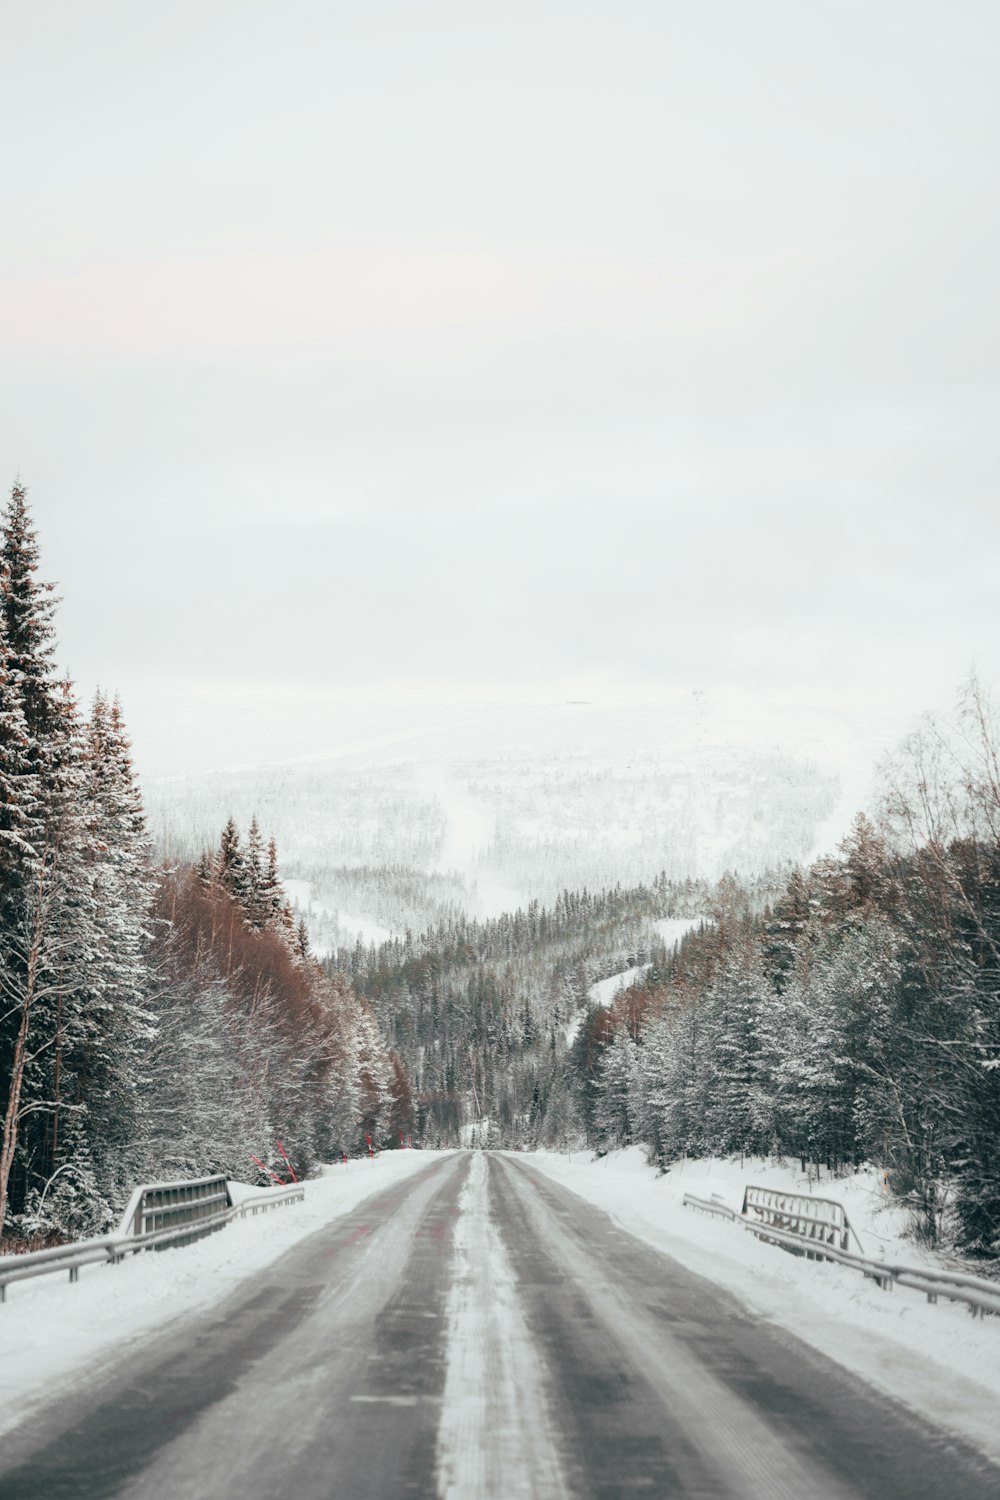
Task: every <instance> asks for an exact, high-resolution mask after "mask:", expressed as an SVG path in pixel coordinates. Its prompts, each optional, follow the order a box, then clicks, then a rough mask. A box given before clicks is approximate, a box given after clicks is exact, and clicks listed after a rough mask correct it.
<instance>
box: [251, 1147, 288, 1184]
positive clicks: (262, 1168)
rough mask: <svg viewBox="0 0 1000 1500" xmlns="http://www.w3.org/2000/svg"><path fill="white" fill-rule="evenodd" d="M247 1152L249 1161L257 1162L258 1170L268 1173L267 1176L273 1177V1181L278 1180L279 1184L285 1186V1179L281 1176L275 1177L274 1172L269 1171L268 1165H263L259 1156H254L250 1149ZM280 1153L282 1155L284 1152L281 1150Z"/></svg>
mask: <svg viewBox="0 0 1000 1500" xmlns="http://www.w3.org/2000/svg"><path fill="white" fill-rule="evenodd" d="M247 1154H248V1156H249V1157H250V1160H251V1161H255V1162H256V1163H257V1165H258V1167H260V1170H261V1171H262V1172H266V1173H267V1175H268V1177H274V1180H275V1182H280V1184H281V1186H282V1187H284V1186H285V1179H284V1178H283V1177H276V1176H275V1174H274V1173H273V1172H272V1171H271V1168H270V1167H265V1165H264V1163H263V1162H262V1161H261V1159H260V1157H259V1156H254V1154H253V1152H252V1151H250V1152H248V1153H247ZM281 1154H282V1156H284V1154H285V1153H284V1152H282V1153H281Z"/></svg>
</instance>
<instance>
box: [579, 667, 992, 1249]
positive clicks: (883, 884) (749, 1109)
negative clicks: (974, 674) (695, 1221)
mask: <svg viewBox="0 0 1000 1500" xmlns="http://www.w3.org/2000/svg"><path fill="white" fill-rule="evenodd" d="M998 744H1000V740H998V735H997V730H996V724H995V722H994V719H993V715H992V712H991V709H990V705H989V702H988V701H987V698H986V695H985V694H984V692H983V691H982V689H981V688H980V687H979V686H978V685H977V684H976V683H975V682H973V683H972V684H971V685H970V687H969V689H968V690H967V692H966V695H965V699H964V703H963V706H962V709H961V711H960V712H959V714H958V715H957V717H956V719H955V720H954V721H953V722H952V723H941V722H937V723H935V722H934V721H931V720H929V721H928V722H927V724H926V725H925V726H924V728H923V729H922V730H921V731H920V732H919V733H917V734H916V735H914V736H913V737H912V738H911V739H910V741H908V742H907V744H906V745H905V746H904V747H903V750H902V752H901V753H900V754H899V755H898V756H897V757H896V759H895V762H894V764H893V765H892V766H890V767H889V768H888V769H887V784H886V792H885V796H884V800H883V805H882V810H881V816H880V817H879V819H878V821H877V822H874V821H871V820H869V819H868V818H866V817H864V816H859V817H858V819H857V821H856V822H855V825H854V827H853V830H852V832H851V834H850V836H849V837H848V838H847V839H846V840H845V841H844V843H843V844H842V845H841V848H840V851H839V857H835V858H827V859H822V860H820V861H819V862H818V863H816V864H814V865H813V866H812V867H811V868H810V869H808V870H807V871H804V872H803V871H797V872H795V873H794V874H793V875H792V876H791V878H790V880H789V881H788V883H787V885H786V888H785V890H784V891H783V892H782V894H781V896H780V899H779V900H778V901H777V902H775V903H774V905H773V908H772V907H766V908H765V909H764V910H762V911H761V910H755V909H754V908H753V906H752V905H750V904H748V903H747V902H746V901H745V900H744V899H742V897H741V895H740V893H739V892H738V890H737V889H736V888H735V887H734V886H732V885H728V886H727V883H726V882H723V884H722V886H721V887H720V890H719V894H718V899H717V902H716V907H715V911H714V916H715V920H714V922H713V923H712V924H710V925H709V926H707V927H706V928H704V929H703V930H702V931H700V932H699V933H697V934H692V935H691V936H690V937H689V938H688V939H687V940H686V941H684V942H683V943H682V944H681V945H680V948H679V951H678V952H677V953H676V954H675V955H673V956H672V957H671V959H670V961H669V962H668V963H667V965H666V967H665V969H664V970H663V971H662V972H661V973H659V974H657V975H655V976H653V978H652V981H651V982H650V981H647V982H645V983H643V984H641V985H638V986H635V987H633V988H632V989H631V990H629V991H628V992H626V993H624V994H622V995H620V996H619V997H617V999H616V1001H615V1003H614V1005H613V1006H612V1007H611V1008H610V1009H608V1010H602V1011H598V1010H596V1009H595V1010H593V1011H592V1012H591V1013H590V1015H589V1016H588V1020H587V1024H586V1025H585V1026H584V1028H583V1029H582V1031H581V1034H580V1037H579V1038H578V1041H577V1044H576V1046H575V1047H574V1049H573V1053H572V1055H571V1057H570V1059H569V1062H568V1068H569V1071H570V1075H571V1077H572V1079H573V1084H574V1102H575V1104H576V1106H577V1109H578V1112H579V1119H580V1122H581V1124H582V1126H583V1128H584V1129H585V1130H586V1132H587V1133H588V1134H589V1136H590V1138H591V1140H593V1141H594V1142H595V1143H596V1144H598V1145H602V1146H616V1145H624V1144H628V1143H633V1142H644V1143H645V1144H646V1145H647V1146H648V1148H649V1150H650V1152H651V1154H652V1155H653V1156H655V1158H656V1159H657V1160H658V1161H659V1162H660V1163H661V1164H663V1165H664V1166H666V1165H669V1163H670V1162H673V1161H676V1160H678V1159H679V1158H682V1157H684V1156H685V1155H691V1156H703V1155H711V1154H723V1155H725V1154H732V1153H736V1152H747V1153H754V1154H758V1153H759V1154H763V1153H776V1154H778V1155H782V1156H787V1157H793V1158H794V1157H798V1158H800V1159H801V1161H802V1163H803V1165H805V1164H807V1163H824V1164H826V1165H827V1166H829V1167H831V1168H834V1169H835V1168H837V1167H838V1166H840V1165H842V1164H855V1165H856V1164H859V1163H861V1162H863V1161H869V1162H872V1163H875V1164H876V1165H877V1166H879V1167H880V1168H882V1169H883V1170H884V1171H885V1172H886V1173H887V1174H888V1180H889V1183H890V1185H891V1187H892V1189H893V1190H894V1191H895V1192H896V1193H897V1194H898V1195H899V1196H901V1197H902V1198H903V1199H904V1200H905V1201H907V1202H908V1203H909V1204H910V1205H911V1207H912V1208H913V1210H914V1212H915V1214H916V1217H917V1220H918V1223H919V1225H920V1227H921V1228H922V1230H923V1232H924V1233H925V1234H926V1236H927V1237H928V1238H929V1239H931V1240H932V1241H939V1240H941V1239H944V1240H945V1241H947V1242H948V1243H950V1244H952V1245H953V1246H954V1247H955V1248H957V1249H959V1250H960V1251H962V1252H964V1253H966V1254H970V1255H973V1256H975V1257H978V1258H981V1259H983V1260H985V1261H992V1262H997V1261H1000V760H998Z"/></svg>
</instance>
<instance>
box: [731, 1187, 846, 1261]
mask: <svg viewBox="0 0 1000 1500" xmlns="http://www.w3.org/2000/svg"><path fill="white" fill-rule="evenodd" d="M741 1212H742V1214H743V1217H744V1218H745V1219H746V1218H749V1216H750V1215H751V1214H753V1215H754V1216H755V1218H756V1219H757V1220H758V1221H759V1222H760V1224H761V1225H762V1226H763V1225H767V1226H768V1228H769V1229H770V1228H772V1227H773V1228H775V1229H784V1230H790V1231H791V1232H792V1233H793V1234H797V1235H799V1237H800V1238H801V1239H803V1240H809V1241H811V1242H815V1241H816V1240H819V1241H820V1243H821V1244H824V1245H834V1244H839V1247H840V1249H841V1250H846V1249H847V1247H848V1244H849V1243H850V1237H851V1235H852V1234H853V1235H854V1241H855V1244H856V1245H857V1247H858V1249H859V1250H860V1251H861V1253H862V1254H864V1246H863V1245H862V1243H861V1241H860V1240H859V1239H858V1236H857V1234H856V1232H855V1230H854V1229H853V1228H852V1227H851V1221H850V1219H849V1218H848V1217H847V1213H846V1211H845V1209H844V1206H843V1204H842V1203H837V1202H835V1200H834V1199H833V1198H814V1197H812V1195H811V1194H805V1193H786V1192H782V1191H780V1190H779V1189H776V1188H764V1187H748V1188H747V1189H746V1191H745V1192H744V1194H743V1208H742V1210H741ZM759 1234H760V1238H761V1239H767V1233H766V1232H765V1231H764V1230H763V1228H762V1229H761V1230H760V1231H759ZM805 1253H806V1254H807V1255H809V1254H811V1253H812V1252H811V1248H809V1249H806V1252H805Z"/></svg>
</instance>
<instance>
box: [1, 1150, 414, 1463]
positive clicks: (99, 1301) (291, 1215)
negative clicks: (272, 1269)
mask: <svg viewBox="0 0 1000 1500" xmlns="http://www.w3.org/2000/svg"><path fill="white" fill-rule="evenodd" d="M437 1155H438V1153H430V1152H426V1151H389V1152H384V1153H383V1154H382V1155H380V1156H376V1157H374V1158H373V1159H368V1158H361V1159H358V1160H354V1161H351V1162H349V1163H347V1164H346V1165H344V1164H338V1165H337V1166H330V1167H325V1168H324V1169H323V1175H322V1176H321V1177H318V1178H313V1179H311V1180H310V1181H308V1182H306V1183H304V1184H303V1186H304V1188H305V1194H306V1197H305V1202H304V1203H295V1204H291V1205H288V1206H284V1207H281V1208H274V1209H270V1210H268V1211H267V1212H266V1213H258V1214H256V1215H248V1216H247V1217H246V1218H245V1219H236V1220H234V1221H233V1222H232V1223H230V1224H227V1225H226V1227H225V1228H224V1229H221V1230H219V1231H218V1232H217V1233H215V1234H212V1235H209V1236H208V1237H207V1238H205V1239H203V1240H197V1241H196V1242H195V1243H194V1244H193V1245H186V1246H183V1247H181V1248H178V1249H176V1250H163V1251H160V1252H158V1253H156V1254H148V1255H134V1256H130V1257H129V1258H128V1259H126V1260H124V1261H123V1262H122V1263H121V1264H120V1265H117V1266H108V1265H97V1266H84V1267H83V1268H82V1269H81V1271H80V1280H79V1283H78V1284H76V1285H72V1284H71V1283H70V1281H69V1277H68V1275H67V1274H66V1273H56V1274H53V1275H51V1276H43V1277H39V1278H38V1280H31V1281H21V1282H15V1283H14V1284H13V1285H11V1286H9V1287H8V1288H7V1301H6V1303H5V1304H4V1305H3V1306H2V1307H0V1347H2V1349H3V1359H2V1360H0V1436H2V1434H3V1433H4V1432H6V1431H9V1430H10V1429H11V1428H12V1427H14V1426H16V1425H17V1424H18V1423H20V1422H23V1421H24V1420H25V1419H26V1418H27V1417H29V1416H30V1415H31V1413H32V1412H33V1410H34V1409H35V1408H36V1407H37V1406H39V1405H41V1404H42V1403H43V1402H44V1401H46V1400H48V1399H50V1398H51V1397H52V1396H53V1395H55V1394H57V1393H58V1390H59V1388H60V1386H62V1385H69V1384H72V1385H76V1384H77V1383H78V1382H79V1380H80V1379H81V1369H82V1368H83V1367H86V1366H89V1365H95V1366H97V1367H98V1368H99V1367H100V1366H101V1365H104V1364H107V1363H110V1362H111V1361H113V1360H117V1359H119V1358H120V1357H121V1355H122V1354H123V1353H124V1352H125V1351H126V1350H127V1349H128V1347H129V1346H131V1345H133V1344H135V1343H137V1342H138V1341H139V1340H140V1339H144V1338H145V1337H146V1336H147V1335H148V1333H149V1332H150V1330H153V1329H156V1328H158V1327H160V1326H161V1325H163V1324H165V1323H169V1322H172V1321H174V1320H176V1319H177V1318H178V1317H179V1316H182V1315H187V1314H189V1313H190V1312H192V1311H197V1310H198V1309H199V1308H205V1307H209V1306H211V1305H212V1304H213V1303H216V1302H219V1301H220V1300H221V1299H222V1298H223V1297H225V1296H227V1295H228V1294H229V1293H230V1292H231V1291H233V1290H234V1288H236V1287H237V1286H238V1285H239V1284H240V1283H241V1282H242V1281H244V1280H245V1279H246V1278H247V1277H248V1276H252V1275H253V1274H254V1273H255V1272H257V1271H260V1270H261V1269H262V1268H263V1267H265V1266H268V1265H270V1264H271V1263H272V1262H273V1261H275V1260H277V1259H278V1257H279V1256H280V1255H282V1254H283V1253H284V1251H286V1250H287V1249H289V1248H290V1246H292V1245H294V1244H295V1243H296V1242H297V1241H298V1240H301V1239H304V1238H305V1237H306V1235H309V1234H312V1233H313V1232H314V1231H315V1230H317V1229H319V1228H321V1227H322V1226H323V1225H324V1224H328V1223H330V1222H331V1221H332V1220H334V1219H337V1218H340V1217H341V1216H342V1215H343V1214H346V1213H349V1212H350V1210H351V1209H353V1208H355V1207H356V1206H357V1205H358V1204H359V1203H360V1202H361V1201H362V1200H363V1199H365V1198H367V1197H369V1196H370V1195H371V1194H372V1193H374V1192H377V1191H379V1190H380V1189H382V1188H387V1187H389V1186H390V1185H391V1184H392V1183H394V1182H398V1181H400V1180H402V1179H403V1178H406V1177H410V1176H412V1175H413V1174H414V1173H416V1172H418V1171H420V1169H421V1168H422V1167H426V1166H428V1165H429V1163H430V1161H431V1160H433V1159H434V1158H435V1157H436V1156H437ZM230 1188H231V1192H232V1196H233V1200H234V1202H239V1201H240V1200H241V1199H242V1198H245V1197H247V1196H253V1195H255V1194H258V1193H260V1192H261V1189H260V1187H259V1186H258V1187H251V1186H249V1185H247V1184H242V1183H232V1184H231V1185H230Z"/></svg>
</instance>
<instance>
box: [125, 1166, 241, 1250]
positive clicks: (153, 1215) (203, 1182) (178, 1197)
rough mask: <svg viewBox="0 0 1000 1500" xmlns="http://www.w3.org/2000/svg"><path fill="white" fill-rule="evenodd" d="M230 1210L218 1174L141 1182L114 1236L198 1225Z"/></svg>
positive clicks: (223, 1185)
mask: <svg viewBox="0 0 1000 1500" xmlns="http://www.w3.org/2000/svg"><path fill="white" fill-rule="evenodd" d="M232 1206H233V1200H232V1198H231V1196H230V1193H229V1187H228V1185H227V1182H226V1179H225V1177H223V1176H222V1175H221V1174H216V1175H215V1176H214V1177H196V1178H189V1179H187V1180H182V1181H180V1182H144V1183H142V1185H141V1186H140V1187H137V1188H136V1189H135V1191H134V1192H133V1194H132V1196H131V1198H130V1199H129V1203H128V1207H127V1208H126V1210H125V1212H124V1214H123V1215H122V1221H121V1224H120V1225H119V1228H118V1233H119V1234H120V1235H125V1234H130V1235H137V1234H153V1233H155V1232H156V1231H157V1230H159V1229H174V1228H180V1226H181V1225H184V1224H192V1225H196V1224H201V1223H202V1222H203V1221H204V1220H206V1219H212V1218H215V1217H216V1216H217V1215H218V1214H220V1213H223V1212H224V1210H225V1209H227V1208H232ZM198 1233H199V1234H200V1233H202V1231H201V1230H200V1229H199V1230H198ZM192 1237H193V1236H192Z"/></svg>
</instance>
